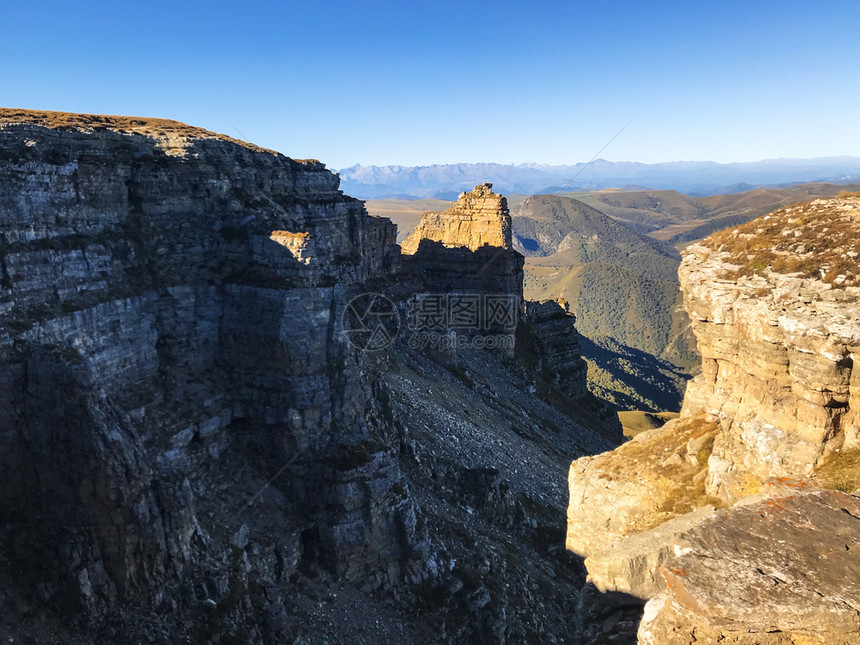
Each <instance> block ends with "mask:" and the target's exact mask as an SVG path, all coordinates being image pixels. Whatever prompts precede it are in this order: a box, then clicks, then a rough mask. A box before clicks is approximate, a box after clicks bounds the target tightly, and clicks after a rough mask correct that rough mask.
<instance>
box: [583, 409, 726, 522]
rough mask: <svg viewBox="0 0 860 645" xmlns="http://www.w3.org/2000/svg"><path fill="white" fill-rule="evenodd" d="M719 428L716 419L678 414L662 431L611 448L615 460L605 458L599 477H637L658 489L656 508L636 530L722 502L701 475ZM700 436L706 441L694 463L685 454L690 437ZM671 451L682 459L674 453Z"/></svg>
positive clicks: (631, 478) (625, 478) (718, 504)
mask: <svg viewBox="0 0 860 645" xmlns="http://www.w3.org/2000/svg"><path fill="white" fill-rule="evenodd" d="M717 428H718V426H717V423H716V422H714V421H712V420H710V419H708V418H706V417H704V416H697V417H691V418H685V419H680V420H677V421H673V422H672V424H671V425H668V426H666V430H665V431H664V432H657V433H655V434H654V435H653V436H648V437H640V438H639V439H637V440H633V441H629V442H627V443H625V444H623V445H622V446H620V447H618V448H616V449H615V450H614V451H613V452H612V453H610V454H611V455H612V460H611V462H607V463H606V465H605V466H604V468H603V469H602V471H601V473H600V475H599V477H601V478H603V479H610V480H621V481H626V480H634V481H636V483H637V485H647V486H649V487H650V488H652V489H653V491H654V501H655V507H654V509H653V511H651V512H649V513H645V514H643V515H642V517H640V518H639V519H637V520H636V522H635V523H634V524H633V525H632V526H631V530H632V531H634V532H637V531H645V530H648V529H650V528H653V527H654V526H657V525H659V524H661V523H663V522H665V521H666V520H668V519H671V518H673V517H677V516H679V515H684V514H685V513H689V512H690V511H693V510H695V509H697V508H701V507H702V506H707V505H711V506H715V507H720V506H722V502H721V501H720V500H719V499H716V498H714V497H710V496H709V495H708V494H707V493H706V491H705V477H704V474H703V471H704V470H705V469H706V468H707V466H708V459H709V458H710V456H711V452H712V450H713V446H714V437H715V436H716V432H717ZM696 439H704V440H703V441H702V442H701V446H700V447H699V448H698V450H697V452H696V454H695V455H694V456H695V461H696V463H695V465H694V464H691V463H690V462H689V461H688V460H687V459H686V457H687V456H688V455H687V445H688V442H689V441H690V440H696ZM672 455H678V456H679V457H680V458H678V459H676V458H670V457H671V456H672ZM646 482H647V483H646Z"/></svg>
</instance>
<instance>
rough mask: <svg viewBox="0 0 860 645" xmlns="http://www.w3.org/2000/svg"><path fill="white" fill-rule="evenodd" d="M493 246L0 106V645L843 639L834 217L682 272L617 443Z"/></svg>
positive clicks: (143, 129)
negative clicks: (643, 401) (658, 413)
mask: <svg viewBox="0 0 860 645" xmlns="http://www.w3.org/2000/svg"><path fill="white" fill-rule="evenodd" d="M534 201H535V202H538V203H540V204H549V205H553V204H554V203H555V202H552V201H551V200H547V199H542V200H534ZM583 212H585V214H586V215H587V216H588V217H591V218H597V219H598V220H599V221H600V222H601V223H602V225H604V226H605V227H606V230H610V229H611V230H612V231H615V226H614V224H612V223H611V222H606V221H605V220H604V219H603V218H602V217H597V216H596V215H593V213H592V212H591V211H590V210H587V209H585V210H584V211H583ZM513 228H514V227H513V226H512V223H511V215H510V212H509V210H508V204H507V201H506V199H505V197H503V196H502V195H500V194H497V193H495V192H493V186H492V184H486V183H485V184H479V185H477V186H475V188H474V189H473V190H470V191H467V192H463V193H462V194H461V195H460V196H459V198H458V200H457V202H456V203H454V204H452V205H451V206H450V207H449V208H448V209H447V210H445V211H443V212H441V213H426V214H425V215H423V216H422V218H421V221H420V222H419V223H418V225H417V227H416V229H415V232H414V233H413V234H412V235H410V236H409V237H407V238H406V239H405V240H404V241H403V243H402V247H401V245H398V244H397V229H396V227H395V226H394V225H393V224H392V223H391V221H389V220H387V219H385V218H379V217H371V216H370V215H368V213H367V211H366V210H365V207H364V205H363V203H362V202H361V201H359V200H357V199H354V198H352V197H349V196H347V195H344V194H343V192H342V191H341V190H340V189H339V179H338V177H337V175H335V174H333V173H331V172H329V171H328V170H327V169H326V168H325V166H324V165H323V164H322V163H320V162H318V161H314V160H295V159H291V158H288V157H285V156H283V155H281V154H279V153H276V152H273V151H270V150H265V149H262V148H259V147H257V146H254V145H252V144H249V143H247V142H244V141H239V140H234V139H231V138H229V137H226V136H224V135H219V134H215V133H212V132H209V131H206V130H202V129H200V128H194V127H191V126H187V125H184V124H181V123H178V122H175V121H167V120H160V119H147V118H137V117H116V116H101V115H81V114H66V113H56V112H37V111H29V110H16V109H0V383H2V388H0V466H2V467H0V480H2V487H0V490H2V493H0V638H2V639H3V640H4V641H12V639H14V642H34V643H57V642H62V643H69V644H71V645H82V644H84V643H91V642H99V643H138V642H140V643H146V642H152V643H224V644H226V643H300V644H308V643H322V642H325V643H329V644H330V645H335V644H341V643H368V644H369V643H374V644H376V643H407V644H408V643H416V644H418V643H436V642H438V643H531V642H540V643H567V642H576V643H634V642H640V643H653V644H655V645H657V644H662V643H693V642H699V643H701V642H706V643H710V642H714V643H716V642H729V643H739V644H740V643H743V644H746V643H750V644H751V643H765V644H768V645H770V644H780V645H782V644H786V645H787V644H789V643H791V644H794V645H800V644H806V645H810V644H812V643H819V644H820V643H827V644H828V645H829V644H830V643H856V642H860V588H858V583H857V580H858V579H860V564H858V563H860V561H858V559H857V553H858V551H857V549H858V544H860V519H858V518H860V500H858V497H857V496H856V495H855V493H856V492H857V490H858V489H860V459H858V453H860V445H858V441H860V439H858V431H860V425H858V424H860V418H858V414H857V410H858V407H860V402H858V396H860V381H858V374H860V372H858V371H857V369H855V365H856V362H855V361H856V360H857V353H858V348H860V309H858V306H860V305H858V303H860V285H859V284H858V274H857V272H856V259H857V257H858V254H860V247H858V242H857V240H858V239H860V197H858V196H856V195H843V196H839V197H836V198H834V199H827V200H816V201H813V202H811V203H809V204H804V205H797V206H789V207H786V208H784V209H781V210H779V211H777V212H775V213H771V214H770V215H767V216H765V217H764V218H762V219H756V220H754V221H752V222H749V223H747V224H744V225H743V226H741V227H739V228H736V229H732V230H730V231H724V232H721V233H717V234H716V235H714V236H712V237H710V238H708V239H706V240H704V241H702V242H700V243H698V244H694V245H692V246H690V247H688V248H687V249H686V250H685V252H684V254H683V260H682V261H681V269H680V282H681V286H682V290H683V293H682V295H683V302H684V309H685V311H686V312H687V314H688V316H689V318H690V320H691V324H692V331H693V333H694V334H695V336H696V342H697V345H698V348H699V351H700V353H701V372H700V373H699V374H698V375H697V376H696V377H695V378H694V379H693V380H692V381H690V382H689V384H688V385H687V391H686V394H685V396H684V404H683V410H682V413H681V417H680V418H679V419H677V420H675V421H670V422H669V423H667V424H666V425H665V426H663V427H662V428H656V429H653V430H648V431H645V432H643V433H641V434H639V435H638V436H636V438H635V439H633V440H631V441H627V442H624V438H623V436H622V433H621V425H620V423H619V421H618V418H617V415H616V413H615V411H614V409H613V408H612V407H611V406H609V405H608V404H607V403H605V402H604V401H602V400H600V399H598V398H597V397H595V396H594V395H593V394H591V393H590V392H589V390H588V388H587V382H586V366H585V362H584V361H583V358H582V353H583V352H582V343H584V342H585V341H582V342H581V339H580V337H579V334H578V332H577V330H576V328H575V320H576V319H575V316H573V315H572V314H571V313H570V311H569V305H568V303H566V302H565V301H563V300H555V299H550V298H546V299H543V300H539V301H529V300H526V299H525V298H524V294H523V280H524V274H523V267H524V263H525V259H524V257H523V255H522V254H521V253H520V252H518V251H517V244H518V242H517V240H516V238H515V231H513ZM613 234H614V235H616V237H617V236H619V235H625V236H627V237H624V238H623V239H622V238H619V239H622V241H625V240H626V241H625V242H624V244H627V246H626V247H624V246H619V245H613V246H611V248H610V247H609V246H607V248H606V249H605V250H602V251H601V252H603V253H605V254H606V256H607V257H610V255H611V259H612V260H613V261H618V262H624V261H625V260H624V256H623V253H622V252H623V251H624V249H625V248H628V250H629V249H633V250H636V249H642V250H641V251H636V252H637V253H639V252H642V253H645V252H646V251H647V252H648V253H651V251H654V252H656V254H657V255H659V257H661V258H667V259H672V258H674V257H675V256H674V255H673V254H672V253H670V252H669V251H667V250H666V247H665V245H663V244H657V243H651V242H648V241H647V240H643V238H642V236H638V235H637V236H633V235H629V236H628V234H627V233H625V232H624V231H623V230H622V231H620V232H618V233H613ZM560 239H562V238H560ZM600 244H603V242H602V241H601V240H597V241H596V242H595V248H599V246H600ZM670 256H671V257H670ZM637 257H638V256H637ZM673 261H676V260H673ZM670 300H671V298H670ZM511 312H513V316H511V315H510V314H511ZM667 338H668V336H667ZM661 342H662V341H661ZM663 344H665V343H663ZM571 462H572V463H571ZM565 508H567V513H566V514H565ZM565 547H566V548H565Z"/></svg>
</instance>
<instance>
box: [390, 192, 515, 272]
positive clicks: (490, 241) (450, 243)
mask: <svg viewBox="0 0 860 645" xmlns="http://www.w3.org/2000/svg"><path fill="white" fill-rule="evenodd" d="M421 240H431V241H433V242H441V243H442V244H444V245H445V246H447V247H460V246H463V247H466V248H467V249H470V250H472V251H475V250H477V249H479V248H481V247H482V246H484V245H485V244H486V245H488V246H492V247H496V248H501V249H511V248H512V246H511V215H510V213H509V212H508V202H507V200H506V199H505V198H504V197H502V196H501V195H497V194H496V193H494V192H493V185H492V184H481V185H480V186H475V188H474V190H472V191H471V192H468V193H465V192H464V193H461V194H460V197H459V198H458V199H457V202H456V203H455V204H454V205H453V206H451V208H449V209H448V210H445V211H443V212H441V213H424V215H422V216H421V221H420V222H419V223H418V226H417V227H416V228H415V230H414V231H413V232H412V234H410V235H409V236H408V237H407V238H406V239H405V240H403V244H402V247H403V252H404V253H407V254H410V255H411V254H413V253H415V252H416V251H417V250H418V245H419V243H420V242H421Z"/></svg>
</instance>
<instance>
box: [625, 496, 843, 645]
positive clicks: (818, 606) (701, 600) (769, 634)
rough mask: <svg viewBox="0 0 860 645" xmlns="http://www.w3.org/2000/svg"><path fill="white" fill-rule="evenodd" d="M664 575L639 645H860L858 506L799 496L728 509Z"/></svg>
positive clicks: (700, 529) (700, 530) (688, 539)
mask: <svg viewBox="0 0 860 645" xmlns="http://www.w3.org/2000/svg"><path fill="white" fill-rule="evenodd" d="M683 538H684V541H685V547H684V548H683V549H680V550H679V551H678V552H677V555H676V557H674V558H672V559H670V560H668V561H666V562H665V563H664V564H663V565H662V566H661V567H660V573H661V575H662V576H663V578H664V579H665V586H666V591H665V593H664V594H662V595H658V596H656V597H654V598H653V599H652V600H651V601H649V603H648V606H647V607H646V610H645V618H644V619H643V621H642V624H641V626H640V629H639V642H640V643H647V644H654V645H657V644H659V643H701V642H706V643H711V642H713V643H716V642H721V643H722V642H728V643H739V644H740V643H749V644H750V645H753V644H756V645H759V644H765V645H769V644H771V643H773V644H777V643H779V644H782V643H786V644H788V643H827V644H831V643H832V644H834V645H835V644H847V643H857V642H858V641H860V582H858V581H860V558H858V557H857V553H856V552H857V550H858V549H860V498H858V497H855V496H851V495H846V494H844V493H840V492H838V491H815V492H809V493H798V494H796V495H791V496H788V497H776V498H770V499H766V500H761V501H759V502H757V503H752V504H745V505H738V506H735V507H733V508H730V509H723V510H720V511H717V512H716V513H714V514H713V515H712V516H711V517H708V518H706V519H704V520H703V521H701V522H700V523H699V524H698V525H697V526H695V527H693V528H691V529H690V530H689V531H687V532H686V533H685V534H684V535H683Z"/></svg>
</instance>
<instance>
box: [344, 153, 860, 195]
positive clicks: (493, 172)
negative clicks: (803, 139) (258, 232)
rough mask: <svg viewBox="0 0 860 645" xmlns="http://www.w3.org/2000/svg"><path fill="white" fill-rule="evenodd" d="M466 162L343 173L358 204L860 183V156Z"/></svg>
mask: <svg viewBox="0 0 860 645" xmlns="http://www.w3.org/2000/svg"><path fill="white" fill-rule="evenodd" d="M586 165H587V164H585V163H579V164H575V165H572V166H549V165H540V164H513V165H505V164H495V163H468V164H467V163H463V164H445V165H441V164H437V165H432V166H362V165H356V166H352V167H350V168H343V169H341V170H339V171H337V172H338V173H339V174H340V178H341V188H342V189H343V191H344V192H345V193H346V194H347V195H352V196H353V197H358V198H359V199H388V198H437V199H447V200H454V199H456V198H457V195H458V194H459V193H460V192H462V191H464V190H471V189H472V188H473V187H474V186H475V185H476V184H480V183H483V182H487V181H489V182H492V183H493V185H494V189H495V190H496V191H497V192H500V193H503V194H510V193H523V194H526V195H533V194H537V193H555V192H561V191H564V190H567V191H579V190H588V191H591V190H602V189H604V188H628V189H633V188H642V189H650V190H658V189H668V190H677V191H680V192H682V193H686V194H688V195H715V194H727V193H740V192H744V191H748V190H751V189H753V188H756V187H760V186H784V185H788V184H796V183H801V182H812V181H827V182H834V183H846V182H851V181H860V157H847V156H845V157H821V158H817V159H768V160H765V161H755V162H746V163H725V164H722V163H716V162H713V161H672V162H666V163H654V164H645V163H638V162H630V161H605V160H603V159H598V160H596V161H594V162H592V163H591V164H590V165H587V167H586Z"/></svg>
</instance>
